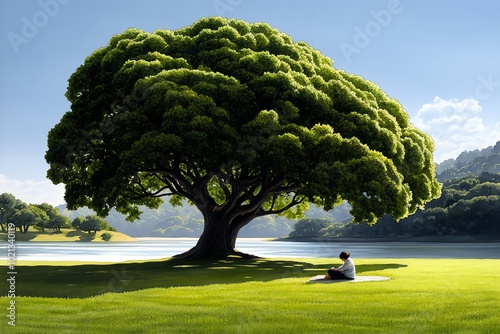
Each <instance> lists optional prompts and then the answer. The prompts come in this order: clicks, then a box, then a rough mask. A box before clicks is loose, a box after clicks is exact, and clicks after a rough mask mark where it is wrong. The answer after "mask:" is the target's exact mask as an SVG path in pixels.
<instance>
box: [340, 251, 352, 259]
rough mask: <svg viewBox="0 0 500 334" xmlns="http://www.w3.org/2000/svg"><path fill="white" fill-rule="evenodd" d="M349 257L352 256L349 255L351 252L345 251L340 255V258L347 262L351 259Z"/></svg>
mask: <svg viewBox="0 0 500 334" xmlns="http://www.w3.org/2000/svg"><path fill="white" fill-rule="evenodd" d="M349 256H351V254H349V252H346V251H343V252H342V253H340V255H339V258H340V259H344V260H347V259H348V258H349Z"/></svg>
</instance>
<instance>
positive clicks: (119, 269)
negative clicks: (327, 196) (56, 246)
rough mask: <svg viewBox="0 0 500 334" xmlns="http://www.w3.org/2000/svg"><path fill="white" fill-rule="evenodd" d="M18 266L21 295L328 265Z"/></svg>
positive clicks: (311, 272)
mask: <svg viewBox="0 0 500 334" xmlns="http://www.w3.org/2000/svg"><path fill="white" fill-rule="evenodd" d="M402 267H406V265H405V264H397V263H388V264H360V265H357V266H356V269H357V272H358V273H365V272H370V271H380V270H384V269H397V268H402ZM16 269H17V276H16V284H17V285H16V295H18V296H31V297H64V298H84V297H90V296H95V295H100V294H104V293H108V292H113V293H121V292H126V291H137V290H141V289H148V288H170V287H179V286H203V285H209V284H231V283H244V282H255V281H257V282H258V281H260V282H268V281H273V280H277V279H282V278H299V277H304V278H306V277H311V276H315V275H319V274H323V273H325V272H326V269H327V268H326V266H325V265H324V264H312V263H309V262H304V261H300V260H297V261H294V260H273V259H253V260H244V259H240V258H224V259H209V260H186V259H169V260H166V261H158V262H145V263H121V264H112V265H104V264H103V265H98V264H95V265H94V264H93V265H75V266H18V267H17V268H16Z"/></svg>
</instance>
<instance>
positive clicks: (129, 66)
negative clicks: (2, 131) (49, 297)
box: [46, 17, 440, 256]
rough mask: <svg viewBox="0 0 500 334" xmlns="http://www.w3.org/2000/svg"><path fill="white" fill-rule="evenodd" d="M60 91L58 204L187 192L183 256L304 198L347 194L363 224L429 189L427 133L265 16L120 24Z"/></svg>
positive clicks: (122, 202) (396, 212)
mask: <svg viewBox="0 0 500 334" xmlns="http://www.w3.org/2000/svg"><path fill="white" fill-rule="evenodd" d="M66 97H67V98H68V100H69V101H70V102H71V111H68V112H67V113H66V114H65V115H64V116H63V118H62V119H61V121H60V123H59V124H57V125H56V126H55V127H54V128H53V129H52V130H51V131H50V133H49V137H48V147H49V149H48V151H47V154H46V160H47V162H48V163H49V164H50V169H49V171H48V177H49V178H50V179H51V180H52V181H53V182H54V183H56V184H58V183H64V184H65V185H66V193H65V199H66V201H67V203H68V208H70V209H75V208H77V207H81V206H88V207H90V208H92V209H94V210H96V212H97V213H98V214H99V215H106V214H107V213H108V212H109V210H110V209H111V208H113V207H115V208H116V209H117V210H118V211H119V212H121V213H124V214H126V215H127V216H128V218H129V219H130V220H134V219H136V218H138V217H139V215H140V211H139V206H140V205H146V206H148V207H151V208H155V207H157V206H158V205H159V204H160V203H161V201H162V197H164V196H171V197H170V200H171V202H172V203H180V201H181V199H182V198H187V199H188V200H189V201H190V202H191V203H193V204H194V205H196V206H197V208H198V209H199V210H200V211H201V212H202V214H203V217H204V220H205V223H204V231H203V233H202V235H201V237H200V239H199V241H198V243H197V245H196V246H195V247H194V248H193V249H191V250H190V251H188V252H187V253H185V254H183V255H184V256H224V255H228V254H241V253H239V252H238V251H237V250H236V249H235V242H236V237H237V234H238V231H239V230H240V229H241V228H242V227H243V226H245V225H247V224H248V223H249V222H250V221H251V220H252V219H254V218H255V217H258V216H263V215H269V214H281V215H285V216H288V217H298V216H300V215H301V214H302V213H303V211H304V210H305V209H306V208H307V207H308V203H314V204H316V205H319V206H321V207H324V208H325V209H331V208H332V207H334V206H335V205H337V204H339V203H341V202H342V200H347V201H348V202H349V203H350V204H351V205H352V207H353V209H352V214H353V216H354V218H355V220H356V221H359V222H368V223H374V222H375V221H376V219H377V217H380V216H382V215H384V214H387V213H388V214H391V215H392V216H393V217H395V218H397V219H399V218H402V217H406V216H407V215H408V214H409V213H411V212H414V211H415V210H416V209H417V208H418V207H421V206H422V205H423V204H425V203H426V202H427V201H429V200H430V199H432V198H435V197H437V196H438V195H439V192H440V186H439V183H438V182H437V180H436V178H435V166H434V163H433V157H432V153H433V142H432V140H431V138H430V137H429V136H428V135H426V134H425V133H423V132H422V131H419V130H418V129H416V128H415V127H414V126H413V125H412V124H411V123H410V122H409V118H408V115H407V113H406V112H405V110H404V109H403V108H402V106H401V105H400V104H399V103H398V101H397V100H395V99H392V98H390V97H388V96H387V95H386V94H385V93H384V92H383V91H382V90H381V89H380V88H379V87H378V86H377V85H375V84H373V83H371V82H369V81H367V80H364V79H363V78H361V77H359V76H355V75H352V74H348V73H345V72H344V71H342V70H338V69H335V68H334V67H333V62H332V60H331V59H329V58H328V57H326V56H324V55H322V54H321V53H320V52H319V51H317V50H315V49H313V48H311V47H310V46H309V45H307V44H306V43H304V42H299V43H296V42H294V41H293V40H292V38H291V37H290V36H288V35H286V34H283V33H281V32H279V31H278V30H276V29H273V28H272V27H270V26H269V25H268V24H265V23H255V24H249V23H246V22H244V21H240V20H227V19H223V18H218V17H215V18H203V19H201V20H199V21H197V22H195V23H194V24H193V25H191V26H189V27H186V28H183V29H179V30H176V31H171V30H157V31H154V32H152V33H148V32H144V31H141V30H137V29H128V30H126V31H125V32H124V33H122V34H119V35H116V36H113V37H112V38H111V40H110V42H109V44H108V45H107V46H105V47H103V48H101V49H98V50H96V51H95V52H93V53H92V54H91V55H90V56H89V57H88V58H87V59H86V60H85V62H84V64H83V65H81V66H80V67H79V68H78V69H77V70H76V72H75V73H74V74H73V75H72V76H71V78H70V79H69V86H68V90H67V93H66ZM241 255H242V254H241Z"/></svg>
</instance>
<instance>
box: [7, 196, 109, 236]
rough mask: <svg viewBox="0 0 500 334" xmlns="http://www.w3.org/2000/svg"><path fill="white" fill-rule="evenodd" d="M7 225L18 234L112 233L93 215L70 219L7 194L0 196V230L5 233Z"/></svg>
mask: <svg viewBox="0 0 500 334" xmlns="http://www.w3.org/2000/svg"><path fill="white" fill-rule="evenodd" d="M9 223H13V224H14V226H15V227H16V229H18V230H19V232H22V233H26V232H28V230H29V229H30V227H33V228H34V229H36V230H39V231H45V229H51V230H53V231H55V232H61V228H75V229H77V230H82V231H85V232H88V233H91V232H97V231H101V230H111V231H114V230H115V229H113V228H112V227H110V226H109V224H108V223H107V222H106V221H105V220H104V219H102V218H100V217H97V216H95V215H87V216H86V217H75V218H74V219H73V221H72V222H71V223H70V219H69V218H68V217H67V216H65V215H63V214H60V212H59V209H58V208H56V207H53V206H52V205H50V204H47V203H42V204H26V203H24V202H23V201H21V200H19V199H17V198H15V197H14V195H12V194H9V193H3V194H1V195H0V229H1V231H2V232H6V231H7V226H8V224H9Z"/></svg>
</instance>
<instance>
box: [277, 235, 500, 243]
mask: <svg viewBox="0 0 500 334" xmlns="http://www.w3.org/2000/svg"><path fill="white" fill-rule="evenodd" d="M272 241H288V242H443V243H488V242H500V236H426V237H400V238H397V237H396V238H292V237H281V238H274V239H272Z"/></svg>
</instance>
